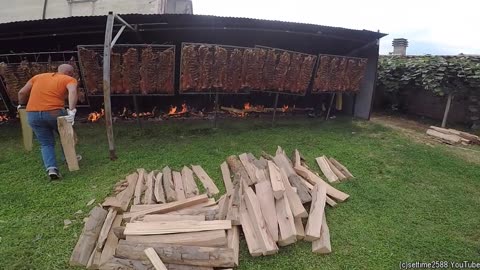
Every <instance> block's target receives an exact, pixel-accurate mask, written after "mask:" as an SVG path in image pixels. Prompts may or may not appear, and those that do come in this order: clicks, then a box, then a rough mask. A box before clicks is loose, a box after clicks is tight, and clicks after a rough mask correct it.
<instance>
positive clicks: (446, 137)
mask: <svg viewBox="0 0 480 270" xmlns="http://www.w3.org/2000/svg"><path fill="white" fill-rule="evenodd" d="M427 135H430V136H432V137H435V138H438V139H441V140H443V141H445V142H447V143H450V144H458V143H461V142H462V138H461V137H460V136H458V135H454V134H445V133H442V132H438V131H436V130H433V129H429V130H427Z"/></svg>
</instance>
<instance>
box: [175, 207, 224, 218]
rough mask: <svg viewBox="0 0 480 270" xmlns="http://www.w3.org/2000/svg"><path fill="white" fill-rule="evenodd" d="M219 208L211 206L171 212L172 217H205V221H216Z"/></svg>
mask: <svg viewBox="0 0 480 270" xmlns="http://www.w3.org/2000/svg"><path fill="white" fill-rule="evenodd" d="M218 210H219V209H218V206H209V207H202V208H184V209H181V210H178V211H171V212H169V214H172V215H205V220H215V219H216V217H217V212H218Z"/></svg>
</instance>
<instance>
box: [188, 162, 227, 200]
mask: <svg viewBox="0 0 480 270" xmlns="http://www.w3.org/2000/svg"><path fill="white" fill-rule="evenodd" d="M192 170H193V171H194V172H195V175H197V177H198V179H200V182H202V184H203V187H204V188H205V190H206V191H207V194H208V196H213V195H215V194H218V193H219V192H220V191H219V190H218V188H217V186H216V185H215V183H214V182H213V180H212V178H210V176H208V174H207V173H206V172H205V171H204V170H203V168H202V167H201V166H198V165H192Z"/></svg>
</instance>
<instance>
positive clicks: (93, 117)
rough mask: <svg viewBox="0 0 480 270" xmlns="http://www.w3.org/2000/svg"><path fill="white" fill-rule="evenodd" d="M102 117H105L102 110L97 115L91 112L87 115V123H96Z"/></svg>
mask: <svg viewBox="0 0 480 270" xmlns="http://www.w3.org/2000/svg"><path fill="white" fill-rule="evenodd" d="M104 115H105V110H104V109H102V110H101V111H100V112H99V113H98V112H92V113H90V114H89V115H88V121H90V122H97V121H98V120H100V118H102V117H103V116H104Z"/></svg>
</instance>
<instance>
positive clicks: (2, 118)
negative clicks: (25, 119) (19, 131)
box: [0, 114, 10, 123]
mask: <svg viewBox="0 0 480 270" xmlns="http://www.w3.org/2000/svg"><path fill="white" fill-rule="evenodd" d="M8 120H10V118H9V117H8V115H7V114H0V123H1V122H7V121H8Z"/></svg>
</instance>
